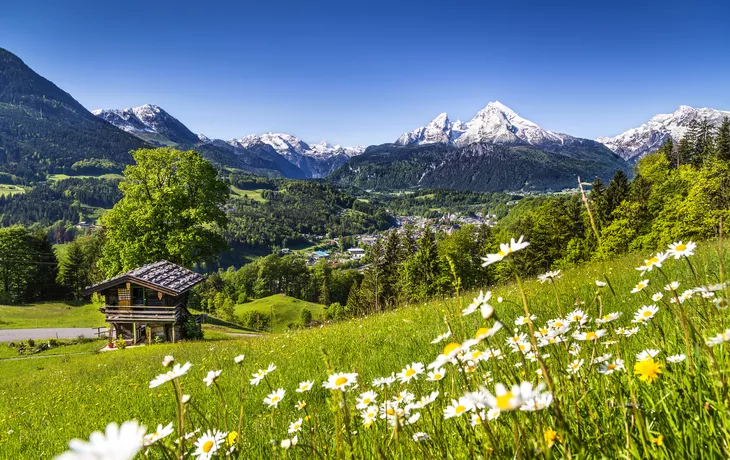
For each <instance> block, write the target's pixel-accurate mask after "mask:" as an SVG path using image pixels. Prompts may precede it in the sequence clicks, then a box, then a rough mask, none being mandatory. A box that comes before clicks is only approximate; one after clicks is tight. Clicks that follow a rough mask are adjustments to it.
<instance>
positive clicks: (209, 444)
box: [203, 441, 215, 454]
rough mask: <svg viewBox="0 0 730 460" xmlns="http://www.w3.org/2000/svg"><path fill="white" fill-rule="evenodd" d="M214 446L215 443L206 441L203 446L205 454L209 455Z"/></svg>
mask: <svg viewBox="0 0 730 460" xmlns="http://www.w3.org/2000/svg"><path fill="white" fill-rule="evenodd" d="M214 445H215V443H214V442H213V441H205V444H203V452H205V453H206V454H207V453H208V452H210V451H211V450H212V449H213V446H214Z"/></svg>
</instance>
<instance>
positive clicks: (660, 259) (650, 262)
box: [636, 252, 669, 273]
mask: <svg viewBox="0 0 730 460" xmlns="http://www.w3.org/2000/svg"><path fill="white" fill-rule="evenodd" d="M667 257H669V255H668V254H667V253H665V252H658V253H657V254H656V255H654V256H652V257H650V258H649V259H646V260H644V265H642V266H641V267H637V268H636V269H637V270H639V271H640V272H641V273H646V272H650V271H651V270H652V269H653V268H654V267H657V268H660V267H661V266H662V263H664V261H665V260H667Z"/></svg>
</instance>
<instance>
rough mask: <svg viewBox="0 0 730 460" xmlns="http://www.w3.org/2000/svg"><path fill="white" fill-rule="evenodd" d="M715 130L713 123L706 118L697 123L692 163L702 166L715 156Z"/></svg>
mask: <svg viewBox="0 0 730 460" xmlns="http://www.w3.org/2000/svg"><path fill="white" fill-rule="evenodd" d="M713 131H714V129H713V127H712V125H711V124H710V122H709V121H707V119H706V118H705V119H703V120H702V121H700V122H699V123H698V124H697V133H696V135H695V143H694V148H693V155H692V163H693V164H694V165H695V166H698V167H699V166H702V164H703V163H704V162H705V161H706V160H707V159H709V158H710V157H712V156H713V154H714V145H713V135H714V132H713Z"/></svg>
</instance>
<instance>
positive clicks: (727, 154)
mask: <svg viewBox="0 0 730 460" xmlns="http://www.w3.org/2000/svg"><path fill="white" fill-rule="evenodd" d="M715 154H716V155H717V157H718V158H719V159H721V160H724V161H730V118H728V117H725V118H723V119H722V124H721V125H720V128H719V129H718V130H717V137H716V139H715Z"/></svg>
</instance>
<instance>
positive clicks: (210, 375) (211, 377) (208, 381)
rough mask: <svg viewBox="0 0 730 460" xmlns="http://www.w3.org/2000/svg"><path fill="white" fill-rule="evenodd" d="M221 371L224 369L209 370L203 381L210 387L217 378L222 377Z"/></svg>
mask: <svg viewBox="0 0 730 460" xmlns="http://www.w3.org/2000/svg"><path fill="white" fill-rule="evenodd" d="M221 372H223V371H208V375H206V376H205V378H203V382H205V385H206V386H208V387H209V386H211V385H213V382H215V380H216V379H217V378H218V377H220V375H221Z"/></svg>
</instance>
